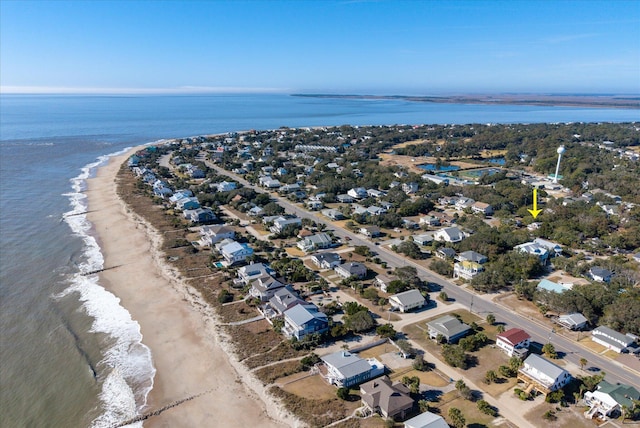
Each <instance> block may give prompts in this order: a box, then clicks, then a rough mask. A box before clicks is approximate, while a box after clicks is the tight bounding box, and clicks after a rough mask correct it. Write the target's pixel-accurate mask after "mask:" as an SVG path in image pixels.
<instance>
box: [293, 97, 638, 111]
mask: <svg viewBox="0 0 640 428" xmlns="http://www.w3.org/2000/svg"><path fill="white" fill-rule="evenodd" d="M291 96H294V97H308V98H341V99H354V100H404V101H411V102H423V103H438V104H485V105H491V104H496V105H533V106H536V105H537V106H545V107H549V106H551V107H582V108H627V109H640V95H594V94H585V95H580V94H572V95H554V94H493V95H446V96H413V95H349V94H291Z"/></svg>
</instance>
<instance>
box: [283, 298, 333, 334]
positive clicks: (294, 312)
mask: <svg viewBox="0 0 640 428" xmlns="http://www.w3.org/2000/svg"><path fill="white" fill-rule="evenodd" d="M283 315H284V326H283V327H282V333H284V335H285V336H287V338H289V339H291V338H294V337H295V338H296V339H298V340H302V339H304V337H305V336H307V335H309V334H314V333H317V334H322V333H324V332H326V331H327V330H329V321H328V319H327V315H325V314H324V313H322V312H320V311H319V310H318V308H317V307H316V306H315V305H294V306H293V307H291V308H289V309H287V310H286V311H284V313H283Z"/></svg>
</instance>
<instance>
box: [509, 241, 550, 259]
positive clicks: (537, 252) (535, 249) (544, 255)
mask: <svg viewBox="0 0 640 428" xmlns="http://www.w3.org/2000/svg"><path fill="white" fill-rule="evenodd" d="M513 249H514V250H516V251H519V252H521V253H525V254H528V255H530V256H536V257H538V258H539V259H540V262H542V263H546V262H547V260H549V250H548V249H547V248H545V247H544V246H542V245H540V244H538V243H536V242H525V243H524V244H520V245H516V246H515V247H513Z"/></svg>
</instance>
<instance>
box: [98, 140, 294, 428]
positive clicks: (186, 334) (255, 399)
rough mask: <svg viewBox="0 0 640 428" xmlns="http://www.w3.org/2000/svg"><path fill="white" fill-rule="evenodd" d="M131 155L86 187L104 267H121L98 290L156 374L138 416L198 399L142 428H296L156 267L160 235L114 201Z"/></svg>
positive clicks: (203, 312) (188, 293)
mask: <svg viewBox="0 0 640 428" xmlns="http://www.w3.org/2000/svg"><path fill="white" fill-rule="evenodd" d="M134 151H135V150H132V151H131V152H130V153H128V154H125V155H122V156H118V157H115V158H112V159H111V160H110V161H109V163H108V164H107V165H106V166H103V167H101V168H99V169H98V171H97V174H96V177H95V178H92V179H90V180H88V191H87V196H88V199H89V211H90V213H89V214H88V218H89V220H90V221H91V222H92V224H93V225H94V230H95V234H96V236H97V238H98V242H99V244H100V247H101V248H102V251H103V254H104V258H105V263H104V265H105V267H110V266H116V265H121V266H119V267H117V268H115V269H110V270H106V271H104V272H102V273H101V274H100V283H101V284H102V285H103V286H104V287H105V288H106V289H108V290H109V291H111V292H112V293H114V294H115V295H116V296H117V297H119V298H120V299H121V304H122V306H124V307H125V308H126V309H127V310H128V311H129V312H130V313H131V316H132V318H133V319H134V320H136V321H137V322H138V323H139V324H140V328H141V332H142V335H143V343H144V344H145V345H147V346H148V347H149V348H150V349H151V352H152V356H153V362H154V366H155V368H156V370H157V372H156V375H155V378H154V386H153V389H152V391H151V393H150V394H149V397H148V403H147V404H148V405H147V408H146V409H145V412H146V411H149V412H153V411H154V410H157V409H159V408H162V407H163V406H167V405H170V404H172V403H174V402H176V401H178V400H183V399H185V398H189V397H192V396H195V395H198V394H201V395H199V396H197V397H196V398H193V399H191V400H188V401H185V402H184V403H182V404H180V405H177V406H175V407H172V408H170V409H168V410H166V411H164V412H162V413H161V414H160V415H157V416H152V417H150V418H149V419H147V420H146V421H145V426H147V427H214V426H225V427H247V426H260V427H283V426H295V425H297V423H296V421H295V419H294V418H292V417H291V416H288V415H287V414H286V412H283V411H282V409H280V408H279V407H278V406H277V405H276V403H275V402H273V400H271V399H270V397H269V396H268V395H267V394H266V393H265V391H264V388H263V386H262V384H261V383H260V382H258V381H257V380H256V379H255V378H253V377H251V376H250V375H248V374H246V372H245V371H244V370H243V369H242V366H241V364H240V363H238V362H237V360H235V359H234V358H233V355H232V354H231V353H230V351H229V349H230V348H229V346H228V344H227V343H226V338H225V337H222V336H221V334H220V332H218V331H217V330H216V324H217V321H216V317H215V313H214V312H213V311H212V310H211V308H210V307H209V306H208V305H206V304H205V303H204V302H203V301H202V300H201V298H200V296H199V295H198V293H197V292H196V291H195V290H193V289H192V288H190V287H188V286H187V285H186V284H184V283H183V282H181V281H180V279H179V275H178V273H177V272H176V271H174V270H173V269H172V268H171V267H170V266H167V265H166V264H165V263H163V261H162V260H163V256H162V254H160V253H159V252H158V250H157V248H159V242H160V240H161V237H160V235H159V234H158V233H157V232H156V231H155V230H154V229H153V228H152V227H151V226H150V225H148V224H147V223H146V222H144V221H143V220H142V219H141V218H139V217H138V216H136V215H135V214H134V213H132V212H130V211H129V210H128V209H127V207H126V206H125V205H124V203H123V202H122V201H121V200H120V198H119V197H118V196H117V194H116V184H115V181H114V179H115V176H116V174H117V172H118V170H119V168H120V165H121V164H122V163H123V162H124V161H125V160H126V159H127V158H128V156H130V154H131V153H132V152H134Z"/></svg>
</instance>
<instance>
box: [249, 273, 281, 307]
mask: <svg viewBox="0 0 640 428" xmlns="http://www.w3.org/2000/svg"><path fill="white" fill-rule="evenodd" d="M284 286H285V285H284V284H283V283H282V282H280V281H278V280H277V279H275V278H274V277H272V276H270V275H263V276H261V277H259V278H256V279H255V280H253V281H252V282H251V288H250V289H249V295H251V296H253V297H255V298H257V299H260V300H261V301H263V302H266V301H268V300H269V299H271V298H272V297H273V296H274V294H275V293H276V291H278V290H281V289H282V288H284Z"/></svg>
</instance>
